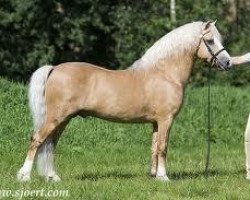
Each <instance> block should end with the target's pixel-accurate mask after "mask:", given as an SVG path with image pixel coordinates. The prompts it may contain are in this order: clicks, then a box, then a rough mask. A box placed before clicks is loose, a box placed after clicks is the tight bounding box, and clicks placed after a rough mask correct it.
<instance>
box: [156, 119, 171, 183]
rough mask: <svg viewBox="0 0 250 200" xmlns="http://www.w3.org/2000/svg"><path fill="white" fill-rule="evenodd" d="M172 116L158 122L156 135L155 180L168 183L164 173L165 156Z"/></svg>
mask: <svg viewBox="0 0 250 200" xmlns="http://www.w3.org/2000/svg"><path fill="white" fill-rule="evenodd" d="M172 121H173V116H169V117H168V118H167V119H165V120H162V121H160V122H158V134H157V157H158V164H157V172H156V178H157V179H160V180H163V181H169V179H168V177H167V173H166V154H167V143H168V135H169V131H170V127H171V125H172Z"/></svg>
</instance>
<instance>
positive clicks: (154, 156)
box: [150, 124, 158, 177]
mask: <svg viewBox="0 0 250 200" xmlns="http://www.w3.org/2000/svg"><path fill="white" fill-rule="evenodd" d="M157 133H158V125H157V124H153V138H152V147H151V153H152V157H151V170H150V175H151V176H153V177H155V176H156V170H157Z"/></svg>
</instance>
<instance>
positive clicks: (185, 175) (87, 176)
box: [76, 169, 245, 181]
mask: <svg viewBox="0 0 250 200" xmlns="http://www.w3.org/2000/svg"><path fill="white" fill-rule="evenodd" d="M244 174H245V170H243V169H242V170H234V171H232V170H231V171H225V170H209V172H208V174H207V175H206V174H205V173H204V171H192V172H186V171H181V172H172V173H169V178H170V180H181V179H197V178H204V177H208V178H209V177H214V176H232V175H235V176H239V175H240V176H244ZM145 176H148V177H149V178H150V176H149V175H145ZM137 177H139V175H137V174H132V173H123V172H120V171H111V172H110V171H109V172H87V173H84V174H82V175H79V176H77V177H76V179H77V180H82V181H84V180H91V181H97V180H101V179H109V178H110V179H132V178H137Z"/></svg>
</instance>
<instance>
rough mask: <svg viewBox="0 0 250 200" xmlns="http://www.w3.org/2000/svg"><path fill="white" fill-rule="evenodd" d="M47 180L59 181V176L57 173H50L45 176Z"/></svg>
mask: <svg viewBox="0 0 250 200" xmlns="http://www.w3.org/2000/svg"><path fill="white" fill-rule="evenodd" d="M46 181H47V182H59V181H61V178H60V177H59V176H58V175H56V174H55V175H52V176H46Z"/></svg>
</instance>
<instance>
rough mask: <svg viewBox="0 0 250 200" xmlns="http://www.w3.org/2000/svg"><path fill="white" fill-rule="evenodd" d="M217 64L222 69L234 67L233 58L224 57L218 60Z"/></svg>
mask: <svg viewBox="0 0 250 200" xmlns="http://www.w3.org/2000/svg"><path fill="white" fill-rule="evenodd" d="M216 65H217V66H218V67H219V68H221V69H222V70H226V71H227V70H229V69H231V67H232V61H231V59H229V58H227V57H224V58H221V59H218V60H216Z"/></svg>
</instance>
